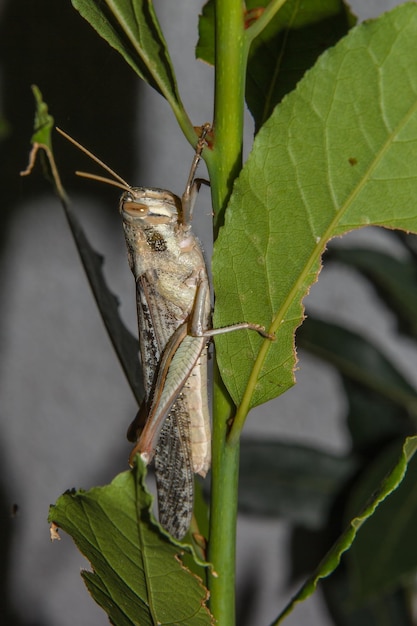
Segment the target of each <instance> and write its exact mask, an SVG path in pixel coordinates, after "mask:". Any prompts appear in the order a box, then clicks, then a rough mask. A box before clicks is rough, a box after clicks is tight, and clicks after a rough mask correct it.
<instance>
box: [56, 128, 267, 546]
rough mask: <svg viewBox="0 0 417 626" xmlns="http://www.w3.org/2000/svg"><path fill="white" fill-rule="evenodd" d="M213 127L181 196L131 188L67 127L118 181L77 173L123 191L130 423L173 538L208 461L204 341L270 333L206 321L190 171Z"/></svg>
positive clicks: (183, 526) (187, 517)
mask: <svg viewBox="0 0 417 626" xmlns="http://www.w3.org/2000/svg"><path fill="white" fill-rule="evenodd" d="M208 130H209V125H205V126H203V127H202V133H201V136H200V139H199V141H198V144H197V148H196V152H195V156H194V159H193V162H192V166H191V170H190V174H189V177H188V181H187V185H186V188H185V192H184V194H183V196H182V198H179V197H178V196H176V195H175V194H173V193H171V192H169V191H165V190H162V189H152V188H146V187H131V186H130V185H128V184H127V183H126V182H125V181H124V180H123V179H122V178H120V176H118V175H117V174H115V172H113V171H112V170H111V169H110V168H109V167H108V166H107V165H105V164H104V163H103V162H102V161H100V160H99V159H97V157H95V156H94V155H93V154H92V153H90V152H89V151H88V150H86V149H85V148H83V147H82V146H81V145H80V144H78V143H77V142H76V141H75V140H73V139H72V138H71V137H70V136H69V135H67V134H66V133H64V132H63V131H59V132H60V133H61V134H63V135H64V136H65V137H66V138H67V139H68V140H69V141H71V142H72V143H74V144H75V145H76V146H77V147H79V148H81V149H82V150H83V151H84V152H85V153H86V154H88V155H89V156H90V157H91V158H93V159H94V160H95V161H96V162H97V163H99V164H100V165H101V166H102V167H104V169H106V170H107V171H108V172H110V173H111V174H112V175H113V176H114V178H115V179H116V180H110V179H107V178H102V177H100V176H96V175H92V174H85V173H83V172H77V173H78V174H80V175H81V176H85V177H88V178H93V179H96V180H100V181H103V182H107V183H110V184H112V185H115V186H117V187H120V188H122V189H123V190H124V193H123V195H122V197H121V199H120V213H121V216H122V220H123V228H124V234H125V239H126V245H127V251H128V258H129V264H130V268H131V270H132V272H133V275H134V278H135V282H136V302H137V314H138V326H139V344H140V360H141V365H142V370H143V378H144V387H145V399H144V402H143V403H142V405H141V407H140V410H139V413H138V415H137V416H136V418H135V420H134V421H133V422H132V424H131V426H130V428H129V430H128V438H129V439H130V440H131V441H135V442H136V445H135V447H134V448H133V451H132V453H131V455H130V463H131V465H132V464H133V463H134V459H135V456H136V454H137V453H139V454H140V455H141V457H142V459H143V460H144V461H145V462H146V463H149V462H151V461H152V460H153V459H154V461H155V473H156V482H157V489H158V507H159V517H160V522H161V524H162V526H163V527H164V528H165V529H166V530H167V531H168V532H169V533H171V535H173V536H174V537H175V538H177V539H182V538H183V537H184V535H185V534H186V532H187V530H188V528H189V525H190V521H191V516H192V510H193V487H194V473H197V474H200V475H201V476H203V477H204V476H205V475H206V473H207V471H208V469H209V467H210V447H211V437H210V419H209V411H208V402H207V380H206V377H207V342H208V340H209V338H210V337H212V336H213V335H215V334H220V333H225V332H229V331H233V330H237V329H240V328H249V329H252V330H255V331H257V332H258V333H260V334H261V335H263V336H264V337H267V338H269V339H273V338H274V337H272V336H271V335H269V334H268V333H266V332H265V330H264V328H263V327H261V326H259V325H257V324H250V323H247V322H243V323H240V324H235V325H233V326H228V327H226V328H220V329H215V330H213V329H210V323H209V322H210V292H209V283H208V277H207V269H206V265H205V261H204V257H203V253H202V250H201V246H200V243H199V241H198V239H197V238H196V236H195V235H194V233H193V232H192V230H191V226H190V220H191V213H192V209H193V205H194V202H195V198H196V195H197V192H198V189H199V186H200V184H201V182H202V181H201V180H199V179H195V172H196V169H197V165H198V162H199V160H200V157H201V153H202V150H203V148H204V144H205V136H206V134H207V132H208Z"/></svg>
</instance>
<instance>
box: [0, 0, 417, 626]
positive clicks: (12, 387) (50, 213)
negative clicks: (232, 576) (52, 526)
mask: <svg viewBox="0 0 417 626" xmlns="http://www.w3.org/2000/svg"><path fill="white" fill-rule="evenodd" d="M155 4H156V10H157V13H158V16H159V18H160V20H161V23H162V27H163V29H164V32H165V35H166V38H167V41H168V45H169V48H170V51H171V54H172V59H173V63H174V67H175V70H176V72H177V77H178V82H179V88H180V92H181V94H182V97H183V100H184V103H185V106H186V108H187V109H188V111H189V114H190V117H191V119H192V120H193V122H194V123H195V124H196V125H197V124H201V123H203V122H205V121H208V120H210V119H211V117H212V115H211V112H212V99H213V72H212V69H211V68H210V67H208V66H206V65H205V64H203V63H201V62H197V61H196V60H195V57H194V47H195V43H196V39H197V20H198V14H199V12H200V11H201V7H202V6H203V2H201V1H200V0H197V1H196V0H193V1H192V0H176V1H175V2H172V1H169V0H158V1H156V2H155ZM397 4H400V2H397V1H395V0H373V1H371V0H361V1H360V0H355V1H352V2H351V6H352V9H353V10H354V11H355V12H356V13H357V14H358V15H359V17H360V18H361V19H367V18H370V17H375V16H377V15H379V14H380V13H382V12H383V11H385V10H388V9H390V8H392V7H393V6H395V5H397ZM0 55H1V56H0V106H1V112H2V113H3V115H4V116H5V117H6V118H7V119H8V121H9V123H10V135H9V137H8V139H7V140H6V141H4V142H2V146H1V150H2V155H3V156H2V161H1V169H0V184H1V198H2V201H1V220H2V223H1V226H2V228H1V234H0V244H1V247H0V250H1V263H0V284H1V288H2V297H1V318H0V319H1V323H0V350H1V360H0V398H1V400H0V453H1V454H0V471H1V473H0V489H1V490H2V494H1V495H2V497H1V504H0V506H2V507H3V508H2V510H1V518H2V537H3V539H1V550H2V555H1V556H2V565H3V567H4V571H3V572H1V576H7V585H8V592H6V596H4V597H0V602H1V606H0V616H1V615H2V614H3V615H4V614H5V610H6V608H5V607H6V603H9V604H8V606H9V609H10V606H11V607H13V609H14V611H15V619H14V621H11V622H9V623H13V624H16V625H17V626H18V625H20V626H35V625H36V626H49V625H53V626H73V625H74V624H82V625H83V626H100V625H104V624H106V623H108V622H107V618H106V616H105V614H104V613H103V612H102V610H101V609H99V608H98V607H97V606H96V605H95V603H94V602H93V601H92V600H91V599H90V597H89V595H88V593H87V591H86V590H85V588H84V584H83V582H82V580H81V578H80V574H79V573H80V570H81V569H82V568H84V567H86V566H87V563H86V562H85V561H84V559H83V557H82V556H81V555H80V554H79V553H78V551H77V549H76V548H75V547H74V546H73V544H72V541H71V539H70V538H69V537H67V536H65V535H64V534H63V533H62V540H61V541H60V542H55V543H54V544H51V542H50V540H49V531H48V524H47V520H46V518H47V514H48V507H49V504H50V503H53V502H54V501H55V500H56V498H57V497H58V496H59V495H60V494H61V493H62V492H64V491H65V490H66V489H68V488H71V487H82V488H85V489H88V488H89V487H91V486H93V485H97V484H105V483H106V482H108V481H110V480H111V479H112V477H113V476H114V475H115V474H117V473H119V472H120V471H123V470H125V469H127V457H128V453H129V449H130V446H129V444H128V443H127V442H126V440H125V431H126V428H127V425H128V424H129V422H130V420H131V418H132V417H133V415H134V414H135V410H136V407H135V402H134V399H133V397H132V395H131V392H130V389H129V387H128V385H127V383H126V381H125V379H124V377H123V374H122V372H121V370H120V368H119V366H118V363H117V361H116V359H115V356H114V354H113V351H112V348H111V345H110V343H109V340H108V338H107V335H106V333H105V331H104V328H103V325H102V322H101V320H100V318H99V315H98V313H97V310H96V307H95V304H94V302H93V299H92V296H91V294H90V291H89V288H88V285H87V281H86V279H85V276H84V273H83V270H82V268H81V265H80V262H79V259H78V256H77V252H76V250H75V247H74V244H73V242H72V239H71V236H70V233H69V230H68V228H67V225H66V222H65V218H64V215H63V212H62V209H61V207H60V205H59V204H58V202H57V201H56V200H55V199H54V197H53V196H52V193H51V191H50V188H49V186H48V184H47V183H46V182H45V181H44V179H43V178H42V175H41V172H40V170H39V169H37V170H36V172H35V173H34V174H33V175H32V176H31V177H30V178H26V179H21V178H20V177H19V174H18V173H19V171H20V170H21V169H23V168H24V167H25V165H26V161H27V156H28V149H29V139H30V136H31V127H32V120H33V111H34V105H33V99H32V95H31V91H30V85H31V84H32V83H37V84H38V85H39V87H40V89H41V91H42V92H43V95H44V98H45V100H46V101H47V102H48V103H49V105H50V109H51V112H52V113H53V115H54V116H55V120H56V123H57V124H58V125H59V126H61V127H62V128H64V129H65V130H67V131H68V132H69V133H70V134H72V135H73V136H74V137H76V138H78V139H79V140H80V141H81V142H82V143H83V144H84V145H86V146H87V147H89V148H90V149H91V150H93V151H94V152H95V153H96V154H98V155H99V156H100V157H101V158H102V159H103V160H104V161H105V162H106V163H108V164H109V165H110V166H112V167H113V168H114V169H116V170H117V171H118V173H119V174H120V175H121V176H123V177H124V178H125V179H127V180H128V181H129V182H131V183H132V184H139V185H147V186H158V187H165V188H168V189H171V190H172V191H174V192H176V193H178V194H181V193H182V190H183V186H184V184H185V180H186V177H187V174H188V168H189V164H190V161H191V158H192V150H191V148H190V147H189V145H188V143H187V142H186V141H185V140H184V138H183V136H182V134H181V132H180V131H179V129H178V128H177V125H176V122H175V120H174V117H173V115H172V113H171V111H170V109H169V107H168V105H167V104H166V102H165V101H164V100H163V99H162V98H160V97H159V96H158V95H157V94H156V93H155V92H154V91H153V90H152V89H150V88H148V87H147V86H145V85H144V84H142V83H140V81H139V80H137V79H136V76H135V75H134V74H133V72H132V71H131V70H130V69H129V68H127V67H125V65H124V63H123V62H122V60H121V59H119V57H118V55H117V54H116V53H115V52H113V51H112V50H111V49H110V48H109V47H108V46H107V45H106V44H105V43H104V42H102V41H101V40H100V39H99V37H98V36H96V34H95V33H94V32H93V31H92V29H91V28H90V27H89V26H88V25H87V24H86V23H85V22H84V21H83V20H82V18H81V17H80V16H79V15H78V13H76V12H75V10H74V9H72V7H71V4H70V2H69V1H68V2H57V1H56V0H37V2H33V0H9V1H7V0H0ZM247 120H248V134H247V137H248V141H247V145H248V146H250V142H251V134H252V124H251V120H250V118H249V116H248V118H247ZM56 149H57V155H58V159H59V163H60V165H61V168H62V173H63V177H64V184H65V185H66V186H67V188H68V190H70V193H71V198H72V202H73V206H74V209H75V210H76V212H77V214H78V216H79V218H80V219H81V220H82V222H83V224H84V226H85V228H86V230H87V233H88V235H89V237H90V240H91V242H92V243H93V245H94V246H95V248H96V249H97V250H99V251H100V252H102V253H103V254H104V255H105V271H106V276H107V278H108V282H109V284H110V286H111V287H112V289H113V291H114V292H115V293H117V294H118V295H119V297H120V299H121V302H122V314H123V316H124V319H125V320H126V323H127V324H128V325H129V327H130V328H131V329H132V331H133V332H136V319H135V303H134V284H133V278H132V276H131V274H130V270H129V268H128V265H127V260H126V254H125V244H124V241H123V235H122V230H121V227H120V224H119V220H118V214H117V200H118V192H117V191H115V190H113V189H112V188H107V187H103V186H100V185H97V184H95V183H93V182H88V181H81V182H80V181H78V180H76V179H75V177H74V175H73V171H74V170H75V169H76V168H81V169H83V168H84V169H85V168H90V169H91V166H90V165H89V164H88V163H87V164H86V161H85V159H84V157H83V155H81V154H80V153H79V152H77V151H76V150H75V149H74V148H72V147H71V146H70V145H69V144H67V143H66V142H65V141H64V140H60V139H58V138H57V139H56ZM201 196H202V197H201V198H200V200H199V210H198V211H196V226H195V228H196V230H197V232H198V234H199V236H200V237H201V239H202V240H203V242H204V246H205V248H206V250H207V251H209V250H210V246H211V223H210V205H209V193H208V191H203V192H202V194H201ZM352 238H355V240H356V241H357V240H361V241H363V242H366V243H369V245H372V246H375V247H379V248H382V249H384V248H386V246H387V245H388V239H387V238H386V236H385V235H384V233H383V232H382V231H377V230H376V229H366V230H363V231H361V232H357V233H355V234H352V235H349V236H348V237H347V238H346V240H347V241H352ZM389 245H390V246H391V249H392V239H389ZM308 306H309V309H310V311H312V312H313V311H314V312H318V313H321V314H323V315H326V317H327V318H329V317H330V316H334V317H335V318H336V319H339V320H343V321H344V323H346V325H348V326H349V327H350V328H352V329H354V330H359V331H361V332H363V333H365V334H366V335H367V336H368V337H369V338H370V339H372V340H375V341H377V342H378V344H379V345H380V346H382V347H383V349H384V350H385V352H386V353H387V354H388V356H390V357H391V358H392V359H393V360H394V361H395V362H396V363H397V364H398V366H399V367H400V368H401V369H402V370H403V372H405V373H406V375H408V376H409V375H410V372H411V374H412V373H413V372H414V376H415V379H416V380H415V382H416V383H417V374H416V372H417V357H416V354H415V351H414V350H413V349H412V348H411V347H410V346H409V345H408V344H407V343H406V342H405V341H402V340H401V338H398V336H397V335H395V340H394V339H393V331H394V324H393V320H392V318H391V317H390V315H389V314H388V313H386V312H383V313H381V312H379V311H378V305H377V303H376V302H375V300H374V296H373V295H372V294H371V293H370V292H369V290H368V287H367V284H366V283H365V281H362V280H361V279H359V278H358V277H357V276H356V275H355V276H353V275H352V274H350V272H348V271H347V270H344V271H342V270H341V269H337V270H336V269H335V268H331V269H326V268H325V269H324V270H323V272H322V274H321V276H320V280H319V282H318V284H317V285H315V286H314V288H313V289H312V291H311V294H310V296H309V297H308ZM297 379H298V384H297V385H296V386H295V387H294V388H293V389H291V390H290V391H289V392H288V393H287V394H285V395H284V396H283V397H281V398H279V399H277V400H276V401H275V402H271V403H270V404H268V405H266V406H264V407H262V408H261V409H260V410H257V411H254V412H253V413H252V414H251V415H250V417H249V420H248V424H247V430H246V433H247V434H256V435H265V436H268V435H272V436H274V437H276V438H277V437H279V438H281V439H283V440H284V441H285V440H291V441H299V442H303V443H307V444H314V445H317V446H318V447H320V448H321V449H324V450H328V451H332V452H336V453H340V452H343V451H344V450H345V449H347V446H348V440H347V436H346V433H345V426H344V423H345V422H344V415H345V407H344V405H343V396H341V395H340V392H341V387H340V384H339V380H338V378H337V376H336V375H335V374H334V372H333V371H332V370H331V369H329V368H327V367H325V366H324V365H323V364H321V363H318V362H317V361H315V360H313V358H312V357H309V356H308V355H305V354H303V353H302V354H301V355H300V370H299V372H298V375H297ZM15 504H17V505H18V511H17V514H16V515H15V516H12V509H13V506H14V505H15ZM288 540H289V529H288V526H287V524H286V523H285V522H279V523H277V522H276V521H270V520H263V519H258V520H254V519H249V518H246V517H241V518H240V521H239V544H238V581H239V592H240V609H241V611H242V612H243V611H244V613H245V616H246V621H245V624H246V625H253V626H258V625H260V624H268V623H270V621H271V620H272V619H273V618H274V617H275V616H276V615H277V614H278V612H279V610H280V609H281V608H282V607H283V606H284V604H285V603H286V602H287V601H288V598H289V596H290V594H291V593H292V592H293V591H294V590H295V589H296V588H297V586H295V587H294V588H292V587H290V586H289V582H288V574H287V567H288V555H287V551H286V547H287V545H288ZM255 583H256V584H259V587H257V589H256V590H255V591H254V584H255ZM2 589H7V587H5V586H4V584H3V583H2ZM249 591H250V593H249ZM244 598H245V600H246V604H245V602H244ZM249 598H250V602H248V599H249ZM242 619H243V618H242ZM238 623H239V624H241V623H243V621H242V620H241V621H238ZM286 624H288V626H295V625H298V626H300V625H302V624H309V625H313V626H314V625H316V624H317V625H318V624H320V626H327V625H330V621H329V619H328V617H327V613H326V609H325V607H324V604H323V603H322V600H321V597H320V595H319V594H316V595H315V596H313V597H312V598H311V599H310V600H308V601H307V602H305V603H304V604H302V605H300V606H299V607H298V608H297V609H296V610H295V612H294V613H293V614H292V615H291V616H290V617H289V618H288V620H287V621H286Z"/></svg>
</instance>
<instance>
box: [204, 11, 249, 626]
mask: <svg viewBox="0 0 417 626" xmlns="http://www.w3.org/2000/svg"><path fill="white" fill-rule="evenodd" d="M215 28H216V35H215V40H216V76H215V102H214V147H213V151H212V154H211V155H210V159H208V160H207V166H208V169H209V173H210V180H211V193H212V202H213V211H214V215H215V218H214V220H215V234H217V231H218V229H219V227H220V226H221V225H222V223H223V219H224V210H225V208H226V205H227V202H228V200H229V197H230V194H231V192H232V186H233V181H234V180H235V178H236V177H237V176H238V174H239V172H240V170H241V168H242V146H243V111H244V95H245V76H246V60H247V43H246V38H245V30H244V14H243V6H242V2H241V0H216V15H215ZM234 412H235V408H234V406H233V403H232V401H231V399H230V397H229V395H228V393H227V391H226V389H225V387H224V385H223V383H222V381H221V377H220V373H219V371H218V370H217V369H216V371H215V384H214V396H213V444H212V446H213V462H212V481H211V506H210V537H209V554H208V556H209V561H210V562H211V563H212V564H213V567H214V572H215V575H214V576H210V580H209V590H210V608H211V612H212V614H213V616H214V617H215V619H216V620H217V624H219V625H220V626H223V625H224V626H233V625H234V624H235V560H236V558H235V557H236V523H237V495H238V474H239V442H238V441H237V442H234V443H233V445H230V444H229V443H228V442H227V434H228V430H229V420H230V419H231V418H232V417H233V415H234Z"/></svg>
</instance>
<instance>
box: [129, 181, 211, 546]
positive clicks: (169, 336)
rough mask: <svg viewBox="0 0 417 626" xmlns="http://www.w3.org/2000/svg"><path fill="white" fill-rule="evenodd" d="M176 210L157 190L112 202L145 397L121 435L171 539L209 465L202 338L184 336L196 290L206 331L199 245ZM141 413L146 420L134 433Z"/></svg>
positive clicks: (175, 202) (182, 528) (173, 199)
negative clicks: (149, 469) (124, 252)
mask: <svg viewBox="0 0 417 626" xmlns="http://www.w3.org/2000/svg"><path fill="white" fill-rule="evenodd" d="M182 211H183V206H182V202H181V200H180V198H178V197H177V196H175V195H174V194H172V193H170V192H167V191H163V190H160V189H147V188H140V187H138V188H132V189H131V190H130V191H128V192H126V193H124V194H123V196H122V198H121V201H120V212H121V215H122V218H123V228H124V232H125V238H126V244H127V249H128V258H129V264H130V267H131V270H132V272H133V275H134V277H135V280H136V301H137V313H138V325H139V341H140V354H141V361H142V368H143V374H144V384H145V390H146V398H145V404H144V407H143V408H142V409H141V411H140V413H139V416H138V419H137V420H135V421H134V422H133V424H132V426H131V428H130V429H129V433H128V436H129V438H130V439H134V440H136V439H138V443H137V445H136V446H135V448H134V451H133V453H132V455H131V459H132V461H133V457H134V454H135V453H136V452H140V453H141V455H142V457H143V458H144V459H145V461H146V462H150V461H151V460H152V458H153V457H155V471H156V481H157V488H158V503H159V516H160V521H161V524H162V525H163V526H164V527H165V528H166V529H167V530H168V531H169V532H170V533H171V534H172V535H173V536H175V537H177V538H182V536H183V535H184V534H185V533H186V531H187V530H188V527H189V524H190V520H191V515H192V507H193V481H194V478H193V474H194V472H195V473H198V474H200V475H201V476H205V475H206V473H207V470H208V468H209V466H210V422H209V411H208V403H207V381H206V376H207V371H206V370H207V366H206V362H207V353H206V349H205V343H206V342H207V339H206V338H205V337H199V338H197V337H190V336H189V334H188V333H189V332H190V330H191V328H190V327H191V324H192V320H193V313H194V311H195V310H196V309H195V306H196V304H197V295H198V294H199V293H201V290H202V291H203V297H204V301H203V302H202V303H198V307H199V308H198V311H199V316H200V317H201V323H202V324H203V326H204V328H207V327H208V325H209V318H210V298H209V291H208V289H207V284H208V278H207V272H206V266H205V262H204V258H203V254H202V250H201V247H200V244H199V241H198V240H197V238H196V236H195V235H194V233H193V232H192V230H191V227H190V226H189V224H185V223H183V221H182ZM176 331H177V334H176V335H175V332H176ZM187 338H188V341H187ZM189 344H190V345H189ZM193 347H194V349H193ZM178 351H179V352H180V353H181V352H182V356H180V354H177V353H178ZM174 358H175V359H176V360H175V362H174V360H173V359H174ZM158 374H159V376H158ZM141 414H142V415H143V414H145V416H146V422H145V426H144V429H143V431H142V432H141V424H140V421H141ZM138 423H139V426H137V424H138Z"/></svg>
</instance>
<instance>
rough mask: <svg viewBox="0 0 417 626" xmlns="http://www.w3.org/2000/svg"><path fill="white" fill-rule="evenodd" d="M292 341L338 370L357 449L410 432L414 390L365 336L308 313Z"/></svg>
mask: <svg viewBox="0 0 417 626" xmlns="http://www.w3.org/2000/svg"><path fill="white" fill-rule="evenodd" d="M297 345H298V346H299V347H301V348H303V349H305V350H308V351H309V352H311V353H312V354H314V355H315V356H317V357H319V358H321V359H323V360H324V361H326V362H327V363H329V364H331V365H333V366H334V367H336V368H337V370H338V372H339V373H340V375H341V376H342V380H343V384H344V387H345V390H346V395H347V399H348V403H349V414H348V419H347V421H348V425H349V429H350V433H351V436H352V441H353V447H354V450H355V451H356V452H358V451H360V452H365V453H367V454H368V453H369V450H370V449H373V448H375V447H376V446H378V445H380V444H381V442H384V441H387V440H388V439H392V438H398V437H401V438H402V439H403V438H404V437H405V436H406V435H407V434H409V433H410V432H414V431H415V425H416V423H417V392H416V390H415V389H414V387H412V385H410V383H409V382H408V381H407V380H406V379H405V378H404V376H403V375H402V374H401V372H399V371H398V370H397V369H396V367H395V366H394V365H393V364H392V363H391V362H390V361H389V360H388V359H387V358H386V357H385V356H384V354H382V352H381V351H380V350H379V349H378V348H377V347H376V346H374V345H373V344H372V343H370V342H369V341H368V340H367V339H365V338H364V337H361V336H360V335H358V334H357V333H354V332H352V331H350V330H347V329H346V328H343V327H341V326H338V325H337V324H333V323H330V322H325V321H323V320H319V319H315V318H312V317H310V316H309V317H307V319H306V320H305V322H304V324H303V325H302V327H301V328H300V329H299V331H298V333H297Z"/></svg>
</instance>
